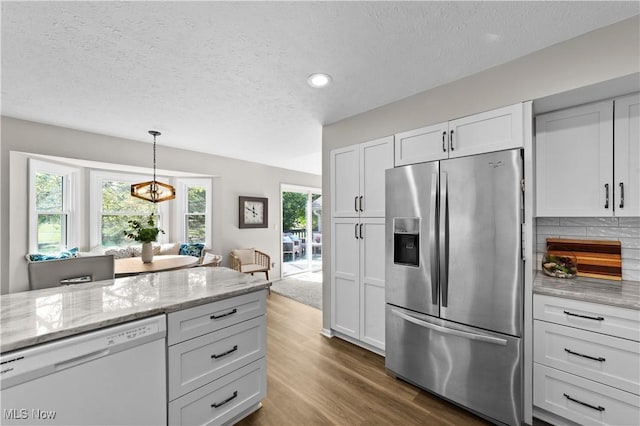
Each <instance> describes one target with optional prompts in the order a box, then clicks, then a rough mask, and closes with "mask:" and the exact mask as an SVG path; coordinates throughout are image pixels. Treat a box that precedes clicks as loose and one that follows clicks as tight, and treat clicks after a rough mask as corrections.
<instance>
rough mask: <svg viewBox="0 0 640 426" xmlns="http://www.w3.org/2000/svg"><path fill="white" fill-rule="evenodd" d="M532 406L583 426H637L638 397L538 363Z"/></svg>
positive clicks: (639, 410) (534, 374) (534, 376)
mask: <svg viewBox="0 0 640 426" xmlns="http://www.w3.org/2000/svg"><path fill="white" fill-rule="evenodd" d="M533 404H534V405H535V406H537V407H540V408H543V409H545V410H547V411H549V412H551V413H554V414H557V415H559V416H561V417H563V418H565V419H568V420H571V421H573V422H576V423H579V424H583V425H617V426H623V425H628V426H635V425H638V424H640V408H639V404H640V400H639V397H638V395H634V394H632V393H629V392H624V391H621V390H619V389H616V388H612V387H610V386H605V385H602V384H600V383H597V382H594V381H592V380H588V379H584V378H582V377H579V376H576V375H574V374H569V373H566V372H564V371H562V370H556V369H554V368H549V367H547V366H544V365H541V364H534V367H533ZM534 415H535V412H534Z"/></svg>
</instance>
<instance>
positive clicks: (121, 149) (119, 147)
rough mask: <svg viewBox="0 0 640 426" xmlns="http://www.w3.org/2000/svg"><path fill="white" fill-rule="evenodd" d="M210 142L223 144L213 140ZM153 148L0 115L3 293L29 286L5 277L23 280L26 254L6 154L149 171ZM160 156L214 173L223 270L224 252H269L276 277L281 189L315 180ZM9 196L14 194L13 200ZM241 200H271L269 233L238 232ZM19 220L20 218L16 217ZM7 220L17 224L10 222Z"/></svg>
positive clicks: (219, 160)
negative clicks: (251, 249)
mask: <svg viewBox="0 0 640 426" xmlns="http://www.w3.org/2000/svg"><path fill="white" fill-rule="evenodd" d="M146 131H147V129H146V128H141V130H140V134H141V138H143V137H144V135H145V134H146ZM211 143H212V144H216V143H224V141H217V140H215V139H213V140H212V141H211ZM150 147H151V145H150V143H144V142H137V141H133V140H128V139H121V138H116V137H111V136H107V135H100V134H95V133H88V132H83V131H79V130H73V129H68V128H63V127H57V126H51V125H47V124H42V123H34V122H30V121H24V120H18V119H14V118H10V117H2V144H1V145H0V151H1V153H0V155H1V156H0V159H1V161H2V164H1V169H0V171H1V173H2V174H1V177H2V179H1V185H0V194H1V197H2V198H1V200H2V211H1V216H0V220H1V227H0V232H1V234H2V235H3V236H4V238H2V242H1V251H0V264H1V270H0V273H1V274H2V275H1V276H0V278H1V288H0V290H1V292H2V293H7V292H9V291H11V292H13V291H19V290H25V289H26V287H25V286H26V283H25V282H24V281H22V282H11V280H10V276H18V277H21V276H26V275H24V272H25V271H26V261H25V260H24V255H25V254H26V253H27V249H28V241H27V239H28V235H27V228H26V215H27V211H26V206H25V205H24V197H23V195H20V193H21V192H22V194H24V193H23V191H24V189H25V187H26V182H27V176H23V177H24V180H22V177H19V178H16V177H14V176H12V173H11V168H12V165H11V164H9V159H10V155H9V153H10V152H11V151H19V152H27V153H34V154H42V155H52V156H58V157H66V158H73V159H81V160H92V161H101V162H106V163H114V164H123V165H125V166H137V167H145V168H148V167H149V165H150V161H151V148H150ZM13 157H16V156H15V155H14V156H13ZM157 159H158V168H159V169H166V170H175V171H182V172H191V173H196V174H201V175H209V176H217V177H216V178H214V179H213V182H214V183H213V224H212V225H213V226H212V228H213V229H212V248H213V249H214V250H216V252H218V253H220V254H222V255H223V256H224V260H223V265H228V253H229V251H230V250H232V249H233V248H238V247H256V248H258V249H260V250H263V251H265V252H267V253H268V254H269V255H270V256H271V261H272V262H275V263H276V266H275V269H273V270H272V271H271V274H270V275H271V276H272V277H274V278H277V277H279V276H280V251H281V248H280V245H281V237H280V229H281V223H280V217H281V214H280V185H281V184H283V183H284V184H295V185H301V186H308V187H318V188H319V187H321V177H320V176H318V175H312V174H307V173H300V172H295V171H291V170H285V169H281V168H276V167H270V166H265V165H261V164H257V163H251V162H247V161H241V160H235V159H231V158H226V157H218V156H215V155H209V154H202V153H197V152H193V151H187V150H181V149H176V148H169V147H164V146H162V145H158V148H157ZM25 161H26V160H25ZM20 167H21V168H22V170H24V165H16V166H15V169H16V170H20ZM10 188H11V191H10ZM14 189H15V191H14ZM10 192H12V193H13V195H12V196H11V197H10ZM240 195H247V196H259V197H268V198H269V228H266V229H239V228H238V196H240ZM21 200H22V201H21ZM23 216H24V220H19V219H15V218H17V217H23ZM11 217H14V219H13V220H10V218H11ZM7 235H8V236H9V238H6V236H7ZM12 253H13V255H12ZM10 259H13V260H12V261H11V260H10Z"/></svg>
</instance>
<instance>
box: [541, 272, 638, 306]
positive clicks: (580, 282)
mask: <svg viewBox="0 0 640 426" xmlns="http://www.w3.org/2000/svg"><path fill="white" fill-rule="evenodd" d="M533 292H534V293H537V294H546V295H549V296H558V297H565V298H567V299H576V300H582V301H585V302H593V303H600V304H603V305H612V306H619V307H622V308H628V309H636V310H640V282H637V281H609V280H599V279H595V278H582V277H576V278H569V279H563V278H552V277H549V276H547V275H544V274H543V273H542V272H538V274H537V275H536V278H535V279H534V281H533Z"/></svg>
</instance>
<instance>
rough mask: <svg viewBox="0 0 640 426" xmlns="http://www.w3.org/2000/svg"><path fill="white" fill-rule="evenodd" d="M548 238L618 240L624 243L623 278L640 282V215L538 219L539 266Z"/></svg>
mask: <svg viewBox="0 0 640 426" xmlns="http://www.w3.org/2000/svg"><path fill="white" fill-rule="evenodd" d="M547 238H571V239H584V240H614V241H620V243H621V245H622V279H624V280H631V281H640V217H539V218H536V251H537V263H538V269H540V263H541V262H542V255H543V254H544V252H545V250H546V249H547V247H546V244H547Z"/></svg>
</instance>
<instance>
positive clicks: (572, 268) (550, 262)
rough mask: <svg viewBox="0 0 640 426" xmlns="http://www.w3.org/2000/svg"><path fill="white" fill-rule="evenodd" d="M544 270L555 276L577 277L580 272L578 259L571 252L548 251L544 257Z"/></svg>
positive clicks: (547, 273)
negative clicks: (552, 252) (553, 252)
mask: <svg viewBox="0 0 640 426" xmlns="http://www.w3.org/2000/svg"><path fill="white" fill-rule="evenodd" d="M542 272H544V273H545V274H546V275H549V276H550V277H555V278H575V276H576V274H577V273H578V261H577V260H576V257H575V256H573V255H571V254H563V255H555V254H549V253H546V254H545V255H544V257H543V258H542Z"/></svg>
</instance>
